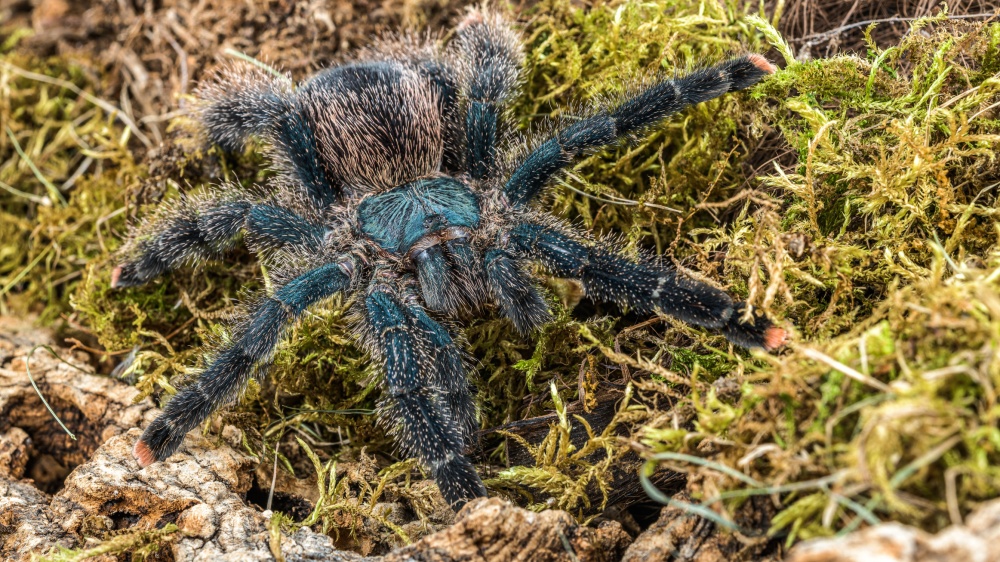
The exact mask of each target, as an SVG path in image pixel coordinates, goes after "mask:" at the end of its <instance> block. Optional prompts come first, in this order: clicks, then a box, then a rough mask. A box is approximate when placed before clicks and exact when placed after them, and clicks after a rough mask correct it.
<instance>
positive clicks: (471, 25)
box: [111, 10, 786, 508]
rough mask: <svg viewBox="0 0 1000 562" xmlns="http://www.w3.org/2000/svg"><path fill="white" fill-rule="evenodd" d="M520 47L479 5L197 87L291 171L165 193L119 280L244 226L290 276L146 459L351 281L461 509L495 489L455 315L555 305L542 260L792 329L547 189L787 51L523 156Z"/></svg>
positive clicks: (732, 87)
mask: <svg viewBox="0 0 1000 562" xmlns="http://www.w3.org/2000/svg"><path fill="white" fill-rule="evenodd" d="M520 61H521V47H520V45H519V40H518V36H517V35H516V33H515V32H514V31H513V30H512V29H511V28H510V26H509V25H508V24H507V23H506V22H505V21H504V20H503V18H502V17H500V16H498V15H496V14H492V13H488V12H484V11H478V10H474V11H471V12H470V13H469V14H468V15H467V16H466V17H465V19H464V20H463V21H462V22H461V23H460V24H459V26H458V28H457V32H456V36H455V39H454V40H452V41H451V42H449V44H448V45H447V46H446V47H443V46H441V45H440V43H439V42H436V41H424V42H420V41H416V40H413V39H409V40H399V41H397V42H396V43H394V44H385V45H381V46H379V47H376V48H374V49H369V50H367V51H363V52H362V54H361V55H360V56H359V57H358V58H357V59H356V60H355V61H354V62H351V63H347V64H343V65H341V66H336V67H333V68H329V69H327V70H324V71H322V72H319V73H318V74H316V75H315V76H313V77H312V78H310V79H309V80H308V81H306V82H305V83H303V84H301V85H299V86H298V87H294V88H293V87H292V84H291V81H290V80H289V79H287V78H283V77H279V76H275V75H273V74H272V73H268V72H265V71H264V70H261V69H259V68H257V67H256V66H251V65H247V66H246V67H245V68H230V69H228V70H227V71H225V72H223V73H222V75H221V78H219V79H216V80H215V81H214V82H212V83H211V84H210V85H209V86H207V87H205V88H203V89H202V96H201V97H202V98H204V103H203V105H202V106H201V109H200V119H201V122H202V124H203V126H204V129H205V131H206V132H207V137H208V140H209V141H211V142H213V143H216V144H218V145H220V146H221V147H222V148H223V149H226V150H238V149H241V148H242V147H243V146H244V143H245V141H246V140H247V139H248V138H249V137H251V136H256V137H259V138H262V139H263V140H265V141H267V143H268V144H269V145H270V147H271V148H270V156H271V158H272V159H273V162H274V167H275V168H276V170H277V172H278V175H277V177H276V178H275V179H273V180H272V181H271V182H270V184H269V186H268V189H267V190H266V191H259V192H256V193H248V192H247V191H245V190H241V189H239V188H238V186H235V185H234V186H228V187H227V186H223V187H221V188H219V189H217V190H216V191H214V192H213V193H211V194H209V195H207V196H202V197H200V198H197V197H186V198H182V199H181V201H180V202H179V203H177V204H175V205H174V206H173V207H172V208H170V209H169V210H167V211H165V212H160V213H157V214H156V218H155V219H154V220H152V221H148V223H147V225H146V226H145V227H144V228H139V229H138V231H137V233H136V234H134V235H133V236H132V238H131V241H130V243H129V244H127V245H126V251H125V254H124V255H125V257H124V259H123V260H122V261H123V263H121V265H119V266H118V267H116V268H115V269H114V270H113V272H112V275H111V285H112V287H128V286H134V285H140V284H143V283H146V282H147V281H149V280H151V279H153V278H155V277H157V276H159V275H161V274H163V273H165V272H167V271H169V270H171V269H174V268H176V267H178V266H180V265H183V264H189V263H193V262H197V261H199V260H204V259H209V258H217V257H219V256H221V255H222V254H223V253H224V252H226V251H227V250H229V249H231V248H233V247H234V245H235V244H236V243H237V242H238V241H239V240H241V239H243V240H245V242H246V243H247V244H248V246H249V247H250V249H251V250H254V251H255V252H257V253H258V255H260V256H261V257H262V259H264V260H266V262H267V265H268V267H269V274H270V275H269V277H270V281H271V283H272V287H273V291H271V292H269V293H268V294H266V295H262V296H260V297H259V298H258V299H257V300H256V301H255V302H253V303H250V304H249V305H247V306H246V311H245V313H244V314H243V316H242V317H241V318H239V319H238V320H237V321H236V322H234V325H233V327H232V330H231V334H230V337H229V338H228V339H227V340H226V342H225V343H223V344H222V345H221V346H220V349H219V350H218V351H217V353H216V354H215V355H214V357H213V358H212V359H211V360H210V362H209V364H208V367H207V368H206V369H205V370H204V372H203V373H202V374H201V376H200V378H199V379H198V380H197V382H195V383H193V384H191V385H189V386H187V387H186V388H183V389H182V390H181V391H180V392H179V393H178V394H177V395H176V396H175V397H174V398H173V399H172V400H170V401H169V402H168V403H167V404H166V407H165V408H164V411H163V413H162V414H161V415H160V416H159V417H158V418H156V420H155V421H153V423H151V424H150V425H149V426H148V427H147V428H146V429H145V431H144V432H143V434H142V437H141V438H140V439H139V441H137V442H136V444H135V448H134V450H133V454H134V455H135V458H136V459H137V460H138V463H139V465H140V466H142V467H145V466H147V465H149V464H151V463H153V462H155V461H161V460H164V459H166V458H167V457H169V456H170V455H171V454H173V452H174V451H176V450H177V448H178V447H179V445H180V443H181V441H182V440H183V438H184V435H185V434H186V433H187V432H188V431H190V430H192V429H194V428H195V427H196V426H198V425H199V424H200V423H201V422H202V421H204V420H205V419H206V418H207V417H208V416H209V415H210V414H211V413H212V412H213V411H215V410H216V409H217V408H219V407H220V406H223V405H226V404H228V403H231V402H233V401H234V400H235V399H236V398H237V397H238V395H239V394H240V392H241V391H242V389H243V388H244V386H245V384H246V383H247V381H248V380H249V379H250V378H251V377H254V376H260V375H261V373H262V372H264V371H265V370H266V369H267V368H268V366H269V364H270V361H271V358H272V356H273V353H274V350H275V347H276V346H277V344H278V341H279V339H280V338H281V337H282V333H283V331H284V330H285V328H286V326H287V325H288V324H289V323H290V322H293V321H294V320H296V319H297V318H298V317H299V316H301V315H302V314H303V313H304V312H305V311H306V310H307V309H309V308H310V307H311V306H313V305H315V304H317V303H319V302H321V301H323V300H324V299H327V298H328V297H330V296H332V295H334V294H336V293H343V294H344V295H345V296H346V297H351V300H350V302H352V303H353V304H351V308H350V310H351V314H352V315H353V329H354V332H355V334H356V339H357V340H358V342H359V343H360V345H362V346H363V347H364V349H366V350H367V351H368V352H369V353H370V355H371V356H372V357H374V358H375V359H376V360H377V361H379V362H380V364H381V366H382V367H383V370H384V379H383V396H384V403H383V404H382V408H381V416H382V420H384V421H385V422H386V423H387V424H388V425H390V426H391V429H392V430H394V431H395V435H396V439H397V441H398V443H399V446H400V447H401V448H402V450H403V452H404V453H406V454H407V455H410V456H415V457H417V458H418V459H419V460H420V462H421V463H423V466H425V467H426V468H427V469H428V470H429V471H430V473H431V475H432V476H433V477H434V479H435V480H436V482H437V484H438V486H439V488H440V490H441V493H442V494H443V496H444V498H445V499H446V500H447V501H448V502H449V503H451V504H452V506H454V507H456V508H457V507H458V506H460V505H462V504H464V503H465V502H466V501H467V500H468V499H470V498H474V497H477V496H485V495H486V489H485V487H484V486H483V483H482V481H481V480H480V478H479V476H478V474H477V473H476V470H475V468H474V467H473V465H472V463H471V462H470V461H469V459H468V458H467V457H466V456H465V454H464V450H465V448H466V447H467V446H468V445H469V444H470V441H471V438H472V436H473V435H474V431H475V429H476V428H477V425H478V424H477V419H476V418H477V407H476V404H475V403H474V401H473V399H472V395H471V394H470V386H469V382H468V378H467V373H468V372H469V370H470V366H469V365H468V364H467V360H466V358H465V357H464V355H463V349H462V345H461V341H462V340H461V339H460V332H459V330H458V326H457V321H459V320H460V319H461V318H465V317H468V314H470V313H473V312H476V311H482V310H483V309H484V308H493V309H495V310H497V311H498V312H499V314H501V315H503V316H505V317H506V318H509V319H510V321H511V322H512V323H513V325H514V327H515V328H516V329H517V330H518V331H519V332H520V333H521V334H525V335H527V334H530V333H531V332H532V331H533V330H535V329H537V328H539V327H540V326H542V325H544V324H545V323H547V322H549V321H550V319H551V315H550V312H549V308H548V306H547V304H546V299H545V298H543V295H542V293H541V292H540V290H539V287H538V281H537V280H536V279H535V278H534V277H533V275H532V272H531V270H530V269H529V268H528V266H529V265H531V264H540V265H541V266H542V267H543V268H544V269H545V270H547V271H548V272H549V273H551V274H553V275H555V276H561V277H569V278H575V279H578V280H579V281H581V282H582V285H583V287H584V289H585V291H586V294H587V296H588V297H590V298H591V299H596V300H598V301H607V302H613V303H618V304H619V305H623V306H626V307H628V308H629V309H631V310H633V311H637V312H639V313H643V314H654V313H665V314H668V315H671V316H674V317H676V318H678V319H680V320H682V321H684V322H688V323H690V324H694V325H696V326H702V327H705V328H710V329H717V330H721V332H722V333H723V334H724V335H725V336H726V337H727V338H728V339H729V340H730V341H731V342H733V343H735V344H737V345H740V346H744V347H763V348H766V349H768V350H774V349H776V348H778V347H780V346H781V345H783V343H784V340H785V336H786V333H785V331H784V330H783V329H781V328H779V327H777V326H774V325H773V324H772V323H771V322H770V321H769V320H768V319H767V318H765V317H763V316H760V315H757V316H755V317H754V319H753V320H751V321H750V322H747V323H745V322H744V321H743V320H741V318H742V317H744V316H746V314H745V312H746V305H745V304H744V303H741V302H736V301H734V300H733V299H732V298H730V296H729V295H728V294H726V293H725V292H723V291H720V290H719V289H716V288H713V287H711V286H709V285H706V284H704V283H701V282H698V281H694V280H692V279H689V278H686V277H684V276H682V275H681V274H679V273H678V272H677V271H676V270H675V269H674V268H672V267H670V266H668V265H666V264H664V263H663V262H662V261H660V260H658V259H655V258H654V257H651V256H644V257H639V258H637V259H633V258H628V257H625V256H624V255H623V254H622V253H621V252H620V251H619V249H618V247H617V246H616V245H615V244H614V243H612V242H610V241H608V240H602V239H600V238H596V237H593V236H591V235H590V234H588V233H586V232H583V231H581V230H580V229H578V228H575V227H573V226H570V225H568V224H566V223H565V222H563V221H561V220H559V219H557V218H555V217H553V216H551V215H549V214H547V213H546V212H545V211H544V210H543V209H541V208H538V207H537V206H535V205H534V203H535V202H536V201H537V200H538V199H539V196H540V195H541V194H542V193H543V191H544V189H545V187H546V185H547V184H549V183H550V180H551V179H552V178H553V177H555V176H556V175H558V174H559V173H560V171H561V170H563V169H564V168H566V167H567V166H568V165H569V164H571V163H572V162H573V160H574V158H576V157H578V156H580V155H582V154H585V153H588V152H591V151H594V150H596V149H598V148H600V147H604V146H606V145H610V144H613V143H616V142H619V141H621V140H622V139H627V138H629V137H634V136H635V135H638V134H641V133H642V132H643V131H644V130H647V129H648V128H650V127H652V126H654V125H655V124H657V123H658V122H660V121H661V120H663V119H664V118H665V117H667V116H668V115H670V114H672V113H675V112H677V111H679V110H681V109H683V108H684V107H686V106H689V105H693V104H697V103H700V102H703V101H706V100H710V99H713V98H715V97H718V96H721V95H723V94H725V93H727V92H732V91H736V90H740V89H743V88H747V87H749V86H751V85H753V84H755V83H757V82H758V81H759V80H761V79H762V78H763V77H764V76H766V75H767V74H770V73H772V72H774V67H773V66H772V65H771V64H770V63H769V62H768V61H767V60H766V59H764V58H763V57H762V56H760V55H755V54H749V55H745V56H739V57H736V58H732V59H730V60H728V61H726V62H723V63H721V64H719V65H717V66H713V67H710V68H704V69H702V70H697V71H695V72H692V73H690V74H688V75H687V76H684V77H681V78H674V79H660V80H658V81H655V82H652V83H650V84H648V85H646V86H644V87H642V88H639V89H638V91H636V92H635V93H634V94H633V95H631V96H630V97H626V98H625V99H623V100H620V101H619V102H617V103H612V104H608V105H607V106H605V107H603V108H600V109H598V110H596V111H594V112H592V113H591V115H590V116H589V117H586V118H584V119H581V120H579V121H576V122H575V123H572V124H570V125H569V126H566V127H564V128H562V129H561V130H558V131H557V132H555V133H554V134H552V135H551V137H550V138H548V139H547V140H544V141H542V142H540V143H537V145H536V146H535V147H534V149H533V150H530V152H522V153H521V155H520V156H517V152H516V151H511V153H510V154H511V155H508V153H507V152H505V151H504V150H503V149H502V148H501V146H502V145H506V144H516V143H502V142H501V140H502V137H503V130H502V125H503V123H502V117H503V114H504V110H505V107H506V106H507V104H508V103H509V102H510V101H511V100H512V98H513V97H514V96H515V95H516V93H517V89H518V87H519V69H520ZM507 161H510V162H509V163H506V162H507Z"/></svg>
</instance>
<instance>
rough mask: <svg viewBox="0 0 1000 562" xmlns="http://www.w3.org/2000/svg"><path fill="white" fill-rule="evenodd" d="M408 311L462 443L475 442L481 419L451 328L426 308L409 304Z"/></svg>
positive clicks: (431, 373)
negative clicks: (423, 343) (450, 331)
mask: <svg viewBox="0 0 1000 562" xmlns="http://www.w3.org/2000/svg"><path fill="white" fill-rule="evenodd" d="M406 314H407V315H408V316H409V317H410V319H411V321H412V322H413V325H414V326H416V328H417V329H418V330H420V332H421V339H422V340H424V342H426V347H427V361H426V365H425V370H426V371H427V372H428V374H429V375H430V376H431V377H432V380H433V381H434V383H435V385H436V386H438V387H439V388H440V389H441V391H442V393H443V395H444V399H445V402H446V403H447V404H448V411H449V413H450V414H451V417H452V419H454V420H455V425H456V426H457V428H458V430H459V432H460V433H461V438H462V445H463V446H468V445H470V444H471V443H472V441H471V439H472V435H473V434H474V433H475V431H476V428H477V427H478V422H477V419H476V418H477V416H476V404H475V402H474V401H473V400H472V393H471V389H470V388H469V377H468V374H467V373H466V370H465V362H464V361H462V352H461V350H459V348H458V346H457V345H456V344H455V341H454V340H453V339H452V337H451V334H449V333H448V330H447V329H445V327H444V326H442V325H441V324H438V323H437V322H435V321H434V320H433V319H432V318H431V317H430V316H428V315H427V313H426V312H425V311H424V309H423V308H421V307H420V306H418V305H416V304H409V305H408V306H407V307H406Z"/></svg>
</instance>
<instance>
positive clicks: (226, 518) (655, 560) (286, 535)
mask: <svg viewBox="0 0 1000 562" xmlns="http://www.w3.org/2000/svg"><path fill="white" fill-rule="evenodd" d="M88 365H89V361H88V357H87V356H86V354H84V353H82V352H79V351H77V352H72V351H69V350H68V349H64V348H61V347H59V346H57V345H56V344H55V343H54V342H53V341H52V337H51V335H50V334H49V333H48V332H46V331H44V330H38V329H35V328H33V327H31V325H30V324H26V323H24V322H20V321H15V320H12V319H10V318H2V317H0V559H3V560H10V561H21V560H25V561H27V560H35V559H37V557H38V556H39V555H42V554H48V555H50V556H53V558H51V559H54V560H63V559H69V560H82V559H87V560H107V561H112V560H118V559H120V558H119V557H120V556H122V555H126V556H127V555H128V554H132V555H135V554H137V553H138V554H141V555H143V556H150V557H151V558H150V559H154V560H176V561H216V560H231V561H234V562H235V561H258V560H259V561H265V560H285V561H288V562H291V561H298V560H328V561H362V560H364V561H370V562H374V561H385V562H390V561H404V560H424V561H441V562H444V561H469V562H478V561H483V562H485V561H490V562H494V561H552V562H556V561H566V562H588V561H589V562H611V561H617V560H621V561H623V562H660V561H667V560H690V561H698V562H709V561H717V560H737V559H741V560H775V559H776V558H775V557H773V556H769V555H767V552H768V551H769V550H772V549H769V548H768V545H767V541H766V540H762V539H754V538H750V537H743V536H739V535H736V534H729V533H725V532H720V531H719V530H718V529H716V527H715V525H714V524H712V523H710V522H708V521H706V520H704V519H701V518H698V517H696V516H693V515H691V514H689V513H686V512H684V511H683V510H680V509H677V508H673V507H665V508H663V510H662V512H661V514H660V516H659V518H658V519H657V520H656V521H655V523H653V524H652V525H651V526H649V527H648V528H647V529H646V530H645V531H642V532H641V533H640V534H638V535H637V536H635V537H633V536H631V535H630V534H629V533H628V532H626V531H625V530H624V529H623V527H622V525H621V524H620V523H618V522H617V521H610V520H608V521H603V522H601V523H599V524H597V525H594V526H581V525H579V524H577V523H576V521H575V520H574V518H573V517H572V516H571V515H570V514H568V513H566V512H564V511H559V510H547V511H544V512H541V513H535V512H531V511H527V510H525V509H522V508H519V507H516V506H513V505H511V504H510V503H509V502H507V501H505V500H501V499H497V498H491V499H484V500H477V501H474V502H472V503H470V504H469V505H467V506H466V507H465V508H464V509H462V510H461V511H460V512H459V513H458V514H457V515H454V516H453V515H452V514H450V512H449V511H448V510H447V508H446V507H445V506H444V505H443V504H441V502H440V498H437V501H438V503H439V507H440V509H439V510H438V513H437V515H436V517H435V518H432V519H434V522H423V523H421V522H410V523H409V525H410V526H411V527H410V529H409V530H410V531H414V532H416V533H419V532H420V529H418V528H417V527H419V526H421V525H423V526H424V531H425V532H426V531H427V526H428V525H430V526H432V527H434V528H437V529H440V530H437V531H436V532H431V533H430V534H426V535H425V536H423V538H421V539H419V540H417V541H415V542H413V543H412V544H410V545H407V546H404V547H401V548H398V549H396V550H393V551H392V552H390V553H388V554H385V555H383V556H375V557H364V556H362V555H361V554H358V553H355V552H351V551H344V550H340V549H338V547H337V544H336V541H335V540H334V538H332V537H331V536H329V535H327V534H323V533H320V532H316V531H314V530H313V529H310V528H309V527H301V528H298V529H296V530H294V531H291V530H288V529H285V530H281V529H279V528H277V527H276V526H274V525H272V524H271V519H269V516H270V512H268V511H266V510H265V509H264V508H263V507H262V506H261V505H257V504H256V503H255V501H254V497H255V494H254V490H253V489H252V488H253V487H254V472H255V469H256V468H258V462H257V459H256V458H254V457H252V456H250V455H248V454H246V453H244V452H242V451H241V447H240V442H241V436H240V433H239V430H237V429H236V428H233V427H227V428H224V429H223V430H222V435H223V440H221V441H217V442H216V441H212V440H210V439H206V438H204V437H201V436H199V435H197V434H196V432H193V433H191V434H189V435H188V437H187V439H186V441H185V442H184V445H183V446H182V448H181V451H180V452H179V453H178V454H176V455H174V456H173V457H171V459H170V461H169V462H164V463H158V464H155V465H153V466H150V467H148V468H145V469H140V468H139V467H138V465H137V464H136V462H135V460H134V459H133V458H132V455H131V449H132V445H133V444H134V442H135V439H136V438H137V437H138V436H139V434H140V429H139V428H140V427H141V426H143V425H144V424H146V423H148V422H149V421H151V420H152V419H153V418H154V417H155V416H156V414H157V413H158V410H157V409H156V408H154V407H153V406H152V404H151V403H150V402H149V400H142V401H139V402H135V401H134V397H135V396H136V394H137V391H136V390H135V389H134V388H133V387H131V386H129V385H127V384H125V383H124V382H121V381H118V380H115V379H112V378H110V377H107V376H98V375H92V374H89V373H88V372H87V371H89V366H88ZM29 372H30V375H31V377H29ZM32 378H33V379H34V381H35V382H36V383H37V385H38V390H39V391H40V393H41V395H42V396H44V397H45V399H46V400H47V401H48V403H49V404H50V405H51V407H52V408H53V411H54V412H55V413H56V414H57V415H58V416H59V419H60V420H61V421H62V422H63V423H64V424H65V425H66V428H67V429H68V430H69V431H71V432H72V433H73V435H74V436H75V440H73V439H71V438H70V437H69V436H68V435H67V433H66V431H64V430H63V429H62V428H60V426H59V424H58V422H57V421H56V420H55V418H54V417H53V416H52V415H51V414H49V412H48V411H47V410H46V408H45V405H44V404H43V403H42V401H41V398H40V397H39V393H38V392H36V391H35V389H34V388H33V387H32V384H31V379H32ZM349 470H351V468H350V467H343V471H344V472H347V471H349ZM302 484H303V483H301V482H300V483H298V486H296V484H295V483H289V482H287V481H285V482H283V483H282V484H281V485H280V486H279V489H278V490H277V493H276V497H280V498H282V500H283V501H284V502H285V503H284V505H291V504H292V503H294V502H298V503H300V504H302V505H303V506H305V508H306V510H307V511H308V510H311V508H312V505H311V504H310V503H309V500H308V499H306V498H305V497H301V496H297V495H296V492H295V490H296V489H302ZM434 492H435V494H436V490H435V491H434ZM258 495H259V494H258ZM303 495H307V494H303ZM675 499H677V500H680V501H685V500H689V499H690V498H687V497H686V496H685V495H684V494H683V493H681V494H678V496H676V497H675ZM387 507H388V506H387ZM400 523H401V524H404V525H406V524H407V523H406V522H403V521H400ZM377 528H378V526H377V525H366V522H365V521H359V524H358V526H357V527H356V531H355V532H356V533H357V534H358V535H359V536H358V537H356V539H357V540H358V542H360V543H364V540H365V537H364V535H365V534H366V533H368V532H370V531H371V530H372V529H377ZM109 539H110V540H109ZM367 540H369V541H371V542H378V541H380V540H381V539H380V537H378V536H371V537H367ZM998 541H1000V501H996V502H992V503H988V504H985V505H984V506H982V507H981V508H980V510H979V511H978V512H976V513H974V514H972V515H971V516H970V517H968V518H967V520H966V523H965V525H964V526H956V527H952V528H949V529H947V530H945V531H943V532H941V533H939V534H938V535H928V534H926V533H923V532H921V531H919V530H916V529H913V528H910V527H906V526H904V525H899V524H885V525H880V526H876V527H872V528H869V529H866V530H864V531H861V532H857V533H854V534H851V535H848V536H846V537H842V538H837V539H824V540H815V541H808V542H805V543H802V544H800V545H799V546H797V547H796V548H794V549H793V550H792V551H791V552H790V553H789V555H788V557H787V560H789V561H793V562H841V561H844V562H846V561H850V560H869V561H886V562H897V561H898V562H910V561H913V562H915V561H918V560H936V561H942V562H943V561H965V560H973V561H977V562H978V561H982V562H988V561H996V560H1000V553H998V552H997V551H996V550H995V549H993V548H991V545H996V544H997V543H998ZM94 545H98V546H96V547H94ZM60 548H64V549H74V550H73V552H72V553H71V554H69V557H67V558H58V556H59V549H60Z"/></svg>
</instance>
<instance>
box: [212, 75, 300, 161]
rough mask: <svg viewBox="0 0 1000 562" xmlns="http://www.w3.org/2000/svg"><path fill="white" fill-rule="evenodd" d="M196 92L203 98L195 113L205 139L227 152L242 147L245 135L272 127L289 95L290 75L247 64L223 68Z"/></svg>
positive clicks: (290, 93)
mask: <svg viewBox="0 0 1000 562" xmlns="http://www.w3.org/2000/svg"><path fill="white" fill-rule="evenodd" d="M198 95H199V97H200V98H201V99H202V100H203V101H204V104H203V105H202V107H200V108H199V109H200V111H199V117H200V118H201V122H202V124H203V125H204V126H205V132H206V133H207V134H208V139H209V141H211V142H212V143H214V144H218V145H219V146H221V147H222V148H223V149H224V150H227V151H230V152H232V151H237V150H242V149H243V146H244V143H246V140H247V139H248V138H249V137H251V136H254V135H261V134H264V133H265V132H267V131H268V130H269V129H270V128H272V127H273V126H274V123H275V122H276V121H277V120H278V119H280V118H281V116H282V115H284V114H285V113H286V112H287V111H288V109H289V107H290V105H291V100H292V96H293V94H292V92H291V79H289V78H287V77H278V76H275V75H273V74H270V73H268V72H266V71H265V70H263V69H261V68H258V67H256V66H250V65H239V66H233V67H230V68H227V69H226V70H224V71H222V72H221V73H220V74H219V75H218V76H217V78H216V79H215V80H214V81H211V82H208V83H207V84H206V85H205V86H203V87H202V88H200V89H199V91H198Z"/></svg>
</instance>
